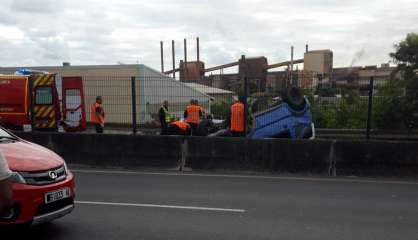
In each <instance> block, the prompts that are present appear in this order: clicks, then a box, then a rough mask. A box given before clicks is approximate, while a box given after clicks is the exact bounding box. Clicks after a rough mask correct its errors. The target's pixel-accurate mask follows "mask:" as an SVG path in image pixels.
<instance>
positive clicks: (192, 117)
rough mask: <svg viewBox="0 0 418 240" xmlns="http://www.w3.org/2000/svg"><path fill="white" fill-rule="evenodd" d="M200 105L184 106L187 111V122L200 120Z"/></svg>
mask: <svg viewBox="0 0 418 240" xmlns="http://www.w3.org/2000/svg"><path fill="white" fill-rule="evenodd" d="M200 109H201V108H200V107H199V106H195V105H189V106H187V108H186V111H187V119H186V122H188V123H195V124H197V123H199V122H200V114H199V112H200Z"/></svg>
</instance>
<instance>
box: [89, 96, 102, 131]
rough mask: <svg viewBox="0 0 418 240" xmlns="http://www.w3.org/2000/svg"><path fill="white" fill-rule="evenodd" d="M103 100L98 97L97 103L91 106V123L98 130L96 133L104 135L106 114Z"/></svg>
mask: <svg viewBox="0 0 418 240" xmlns="http://www.w3.org/2000/svg"><path fill="white" fill-rule="evenodd" d="M102 104H103V99H102V97H101V96H97V97H96V102H95V103H93V104H92V105H91V123H92V124H94V127H95V128H96V133H103V129H104V123H105V113H104V109H103V106H102Z"/></svg>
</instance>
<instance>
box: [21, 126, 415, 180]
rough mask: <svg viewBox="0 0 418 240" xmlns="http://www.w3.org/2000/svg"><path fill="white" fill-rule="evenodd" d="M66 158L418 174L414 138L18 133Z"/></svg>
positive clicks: (99, 163)
mask: <svg viewBox="0 0 418 240" xmlns="http://www.w3.org/2000/svg"><path fill="white" fill-rule="evenodd" d="M17 135H19V136H20V137H22V138H24V139H27V140H29V141H33V142H35V143H38V144H40V145H43V146H46V147H48V148H50V149H52V150H53V151H55V152H57V153H58V154H60V155H61V156H63V157H64V158H65V159H66V160H67V161H68V162H69V163H74V164H85V165H91V166H94V167H123V168H135V167H142V168H159V169H172V168H176V167H179V165H180V164H181V166H186V167H191V168H192V169H196V170H245V171H263V172H273V173H282V172H286V173H309V174H321V175H356V176H402V177H403V176H413V177H418V143H417V142H393V141H392V142H390V141H370V142H365V141H352V140H341V141H335V140H334V141H332V140H315V141H310V140H300V141H294V140H286V139H265V140H249V139H242V138H207V137H187V138H184V137H180V136H178V137H177V136H129V135H114V134H112V135H98V134H69V133H65V134H62V133H40V132H31V133H23V132H19V133H17Z"/></svg>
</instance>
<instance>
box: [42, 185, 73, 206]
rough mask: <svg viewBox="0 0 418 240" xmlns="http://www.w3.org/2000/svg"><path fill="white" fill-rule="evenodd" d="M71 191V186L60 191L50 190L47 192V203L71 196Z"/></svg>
mask: <svg viewBox="0 0 418 240" xmlns="http://www.w3.org/2000/svg"><path fill="white" fill-rule="evenodd" d="M70 195H71V191H70V189H69V188H63V189H60V190H58V191H54V192H49V193H46V194H45V203H52V202H55V201H58V200H61V199H64V198H69V197H70Z"/></svg>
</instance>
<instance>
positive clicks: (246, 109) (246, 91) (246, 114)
mask: <svg viewBox="0 0 418 240" xmlns="http://www.w3.org/2000/svg"><path fill="white" fill-rule="evenodd" d="M243 97H244V137H245V136H246V135H247V129H248V79H247V77H246V76H245V77H244V96H243Z"/></svg>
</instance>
